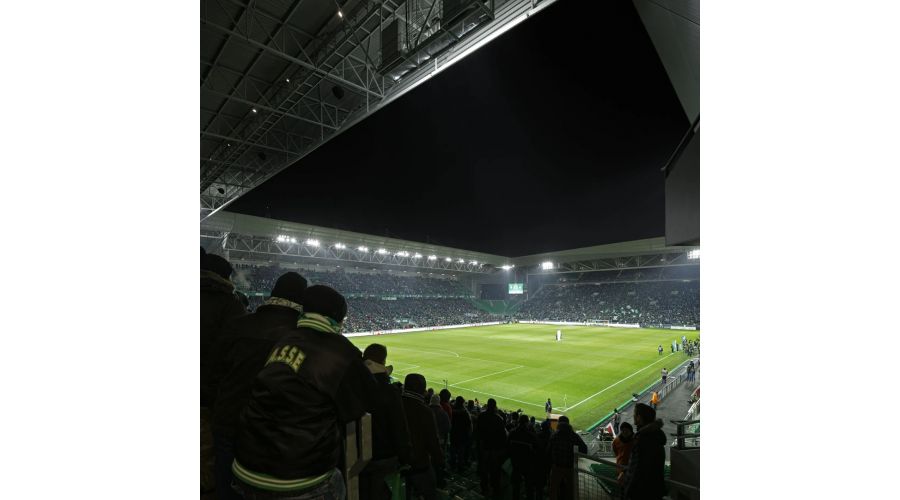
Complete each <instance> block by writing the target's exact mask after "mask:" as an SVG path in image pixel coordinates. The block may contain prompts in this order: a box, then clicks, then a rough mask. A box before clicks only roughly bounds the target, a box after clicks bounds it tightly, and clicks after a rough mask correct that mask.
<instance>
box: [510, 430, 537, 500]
mask: <svg viewBox="0 0 900 500" xmlns="http://www.w3.org/2000/svg"><path fill="white" fill-rule="evenodd" d="M508 446H509V459H510V461H511V462H512V477H511V478H510V482H511V483H512V500H519V487H520V486H521V484H522V481H525V500H533V499H534V474H533V471H532V470H531V468H532V466H533V463H534V452H535V448H536V447H537V437H536V436H535V435H534V428H533V427H532V426H531V421H530V420H529V418H528V416H527V415H520V416H519V426H518V427H516V429H515V430H514V431H512V432H511V433H510V435H509V445H508Z"/></svg>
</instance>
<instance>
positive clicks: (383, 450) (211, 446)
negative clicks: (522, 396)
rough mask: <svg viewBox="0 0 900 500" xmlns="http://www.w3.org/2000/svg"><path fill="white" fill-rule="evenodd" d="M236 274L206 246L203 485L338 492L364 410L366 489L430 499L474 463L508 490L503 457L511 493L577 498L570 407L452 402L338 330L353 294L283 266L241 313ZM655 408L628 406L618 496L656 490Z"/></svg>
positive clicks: (234, 493)
mask: <svg viewBox="0 0 900 500" xmlns="http://www.w3.org/2000/svg"><path fill="white" fill-rule="evenodd" d="M232 275H233V269H232V267H231V265H230V264H229V263H228V262H227V261H226V260H225V259H223V258H221V257H218V256H208V255H206V254H205V253H204V252H203V251H202V250H201V275H200V280H201V332H200V337H201V360H200V361H201V378H200V384H201V412H200V415H201V495H203V494H204V493H210V491H213V492H214V494H215V498H216V499H217V500H226V499H231V498H245V499H259V500H263V499H265V500H270V499H271V500H274V499H282V498H327V499H333V500H344V499H345V498H346V489H345V488H346V487H345V480H344V477H343V475H342V474H343V473H342V471H341V467H340V465H341V456H342V453H343V450H344V446H343V444H342V437H341V435H342V428H343V426H344V425H345V424H347V423H349V422H354V421H357V420H358V419H360V418H361V417H362V416H363V415H364V414H366V413H369V414H371V416H372V426H371V429H372V460H371V461H370V462H369V463H368V464H367V465H366V467H365V468H364V469H363V470H362V471H361V475H360V483H359V484H360V488H359V495H360V498H361V499H362V500H387V499H389V498H391V496H392V493H391V491H390V489H389V486H388V484H389V483H390V484H394V485H395V486H396V485H397V484H398V482H397V481H394V480H393V479H391V478H399V477H400V475H401V474H402V477H404V478H405V481H406V484H407V488H408V490H409V492H410V493H411V494H412V495H411V496H408V497H407V498H413V497H415V498H418V497H422V498H424V500H435V499H436V498H437V496H438V490H439V489H441V488H444V487H445V486H446V481H447V478H448V476H450V475H452V474H465V473H466V472H467V471H470V470H471V469H472V467H473V466H474V470H475V471H477V474H478V476H479V478H480V486H481V493H482V495H484V496H485V497H487V498H491V499H500V498H506V496H505V494H504V492H503V491H502V489H503V486H502V485H503V484H504V483H503V482H502V481H501V476H502V475H504V472H503V470H502V466H503V464H504V463H505V462H506V460H507V459H509V460H510V462H511V464H512V473H511V474H510V476H511V477H510V480H511V481H510V484H511V487H512V488H511V489H512V500H519V497H520V493H521V492H522V490H523V489H524V493H525V497H526V500H532V499H538V500H540V499H542V498H544V489H545V488H546V489H548V490H549V497H550V499H551V500H558V499H559V500H562V499H565V500H571V499H572V493H573V485H572V483H571V480H572V477H573V467H574V464H575V452H574V449H578V450H579V451H580V452H581V453H586V452H587V446H586V444H585V443H584V441H583V440H582V438H581V437H580V436H579V435H578V434H576V433H575V432H574V430H573V428H572V426H571V425H569V421H568V419H567V418H566V417H565V416H562V417H559V419H558V421H557V424H556V429H555V430H551V428H552V424H551V421H550V420H549V418H548V417H549V415H550V414H551V413H552V406H551V404H550V401H549V400H548V402H547V408H545V409H546V414H539V417H540V418H535V416H530V417H529V416H527V415H524V414H522V411H521V410H517V411H514V412H505V411H503V410H501V409H499V408H498V407H497V403H496V401H495V400H494V399H488V400H487V402H486V404H485V405H484V406H483V407H482V405H481V404H480V402H479V401H478V400H477V399H473V400H469V401H468V402H466V399H465V398H464V397H461V396H459V395H457V397H456V399H455V402H454V403H453V404H451V403H450V401H451V400H452V399H453V395H452V394H451V392H450V391H449V390H448V389H447V388H445V389H443V390H440V391H439V392H438V393H435V391H434V389H430V388H427V387H428V385H429V384H428V381H427V380H426V378H425V377H424V376H423V375H421V374H418V373H408V374H407V375H406V377H405V378H404V381H403V382H402V383H401V382H399V381H396V380H393V379H392V378H391V374H392V366H391V365H390V364H389V361H388V359H389V358H388V350H387V348H386V347H385V346H383V345H380V344H377V343H372V344H370V345H369V346H368V347H367V348H366V349H365V352H360V350H359V349H358V348H356V347H355V346H354V345H353V344H352V343H350V341H349V340H348V339H347V338H346V337H344V336H343V335H341V334H340V333H341V332H342V329H343V327H344V326H345V322H346V321H347V318H348V311H349V310H350V307H349V306H348V303H347V300H346V298H345V297H344V296H343V295H342V294H341V293H339V292H338V291H337V290H335V289H334V288H332V287H329V286H324V285H313V286H308V281H307V279H306V278H304V277H303V276H301V275H300V274H298V273H295V272H286V273H283V274H282V275H280V276H278V277H277V279H275V280H274V282H273V283H272V287H271V289H270V290H269V293H268V298H267V299H266V301H265V303H264V304H263V305H262V306H260V307H258V308H257V309H256V310H255V311H254V312H253V313H249V314H247V313H246V310H245V309H244V307H245V306H244V305H243V304H242V303H241V300H240V298H239V297H238V295H237V294H236V293H235V289H234V285H233V283H232V281H231V278H232ZM426 300H427V299H426ZM432 300H436V299H432ZM452 300H453V299H449V300H448V299H445V300H442V301H441V302H447V303H451V301H452ZM384 302H394V301H384ZM463 314H465V313H463ZM438 319H440V318H439V317H437V316H436V317H435V319H434V321H437V320H438ZM638 406H639V407H640V406H641V405H638ZM639 409H640V410H642V411H641V412H638V411H637V410H639ZM654 419H655V412H653V410H652V409H650V408H649V407H647V411H646V412H644V411H643V409H641V408H637V409H636V411H635V424H636V427H638V430H637V433H636V438H635V444H634V450H635V451H634V452H633V454H634V455H633V456H635V457H637V456H638V451H640V457H641V460H637V459H633V460H632V461H631V462H630V463H629V464H628V466H627V468H626V471H625V476H624V477H625V481H624V483H625V484H624V489H623V491H624V493H625V494H624V497H623V498H626V499H629V498H661V497H662V494H661V493H662V492H661V491H657V490H658V488H657V485H660V484H662V480H663V463H662V462H661V461H659V460H658V457H660V456H662V457H663V458H664V457H665V452H664V449H663V447H664V445H665V436H664V435H662V438H661V439H660V437H659V435H660V432H659V430H658V429H657V428H656V427H654V426H655V425H656V424H657V421H655V420H654ZM210 427H211V428H212V431H211V430H210ZM642 433H643V434H642ZM211 434H212V435H213V437H210V435H211ZM642 436H645V437H642ZM213 457H214V458H213ZM447 464H449V466H450V467H449V469H448V467H447ZM211 478H214V479H211ZM648 488H650V489H652V490H653V491H652V495H651V496H646V495H644V493H646V492H647V491H650V490H648ZM629 492H631V493H629ZM632 493H633V494H632Z"/></svg>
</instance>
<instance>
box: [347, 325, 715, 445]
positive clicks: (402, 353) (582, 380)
mask: <svg viewBox="0 0 900 500" xmlns="http://www.w3.org/2000/svg"><path fill="white" fill-rule="evenodd" d="M557 329H560V330H562V341H561V342H557V341H556V330H557ZM699 334H700V332H699V331H688V332H685V331H680V330H652V329H632V328H605V327H590V326H555V325H532V324H510V325H496V326H480V327H471V328H460V329H453V330H437V331H430V332H421V333H405V334H398V335H380V336H366V337H352V338H351V339H350V340H351V341H352V342H353V343H354V344H355V345H356V346H357V347H359V349H360V350H363V349H365V347H366V346H367V345H369V344H371V343H373V342H377V343H380V344H383V345H385V346H387V348H388V360H387V361H388V364H392V365H394V377H396V378H398V379H399V380H401V381H402V380H403V377H404V376H406V374H407V373H414V372H415V373H421V374H423V375H424V376H425V378H426V380H427V382H428V387H432V388H434V390H435V392H437V391H439V390H440V389H441V388H443V387H444V384H443V379H447V381H448V382H449V389H450V392H451V393H452V394H453V397H454V398H455V397H456V396H457V395H461V396H463V397H464V398H466V400H469V399H475V398H478V400H479V401H481V402H482V404H484V402H485V401H487V399H488V398H489V397H493V398H494V399H496V400H497V404H498V405H499V406H500V407H501V408H504V409H509V410H516V409H519V408H521V409H522V410H523V411H524V412H525V414H527V415H533V416H535V417H536V418H538V420H540V419H541V418H542V417H543V415H544V403H545V402H546V401H547V398H548V397H549V398H550V399H551V400H552V402H553V407H554V410H553V411H554V412H555V413H564V414H566V415H568V416H569V418H570V419H571V420H572V423H573V425H574V426H575V428H576V429H586V428H588V427H589V426H591V425H592V424H593V423H594V422H596V421H597V420H598V419H600V418H602V417H603V416H604V415H606V414H607V413H609V412H610V411H612V409H613V407H615V406H616V405H618V404H620V403H623V402H625V401H627V400H628V399H630V398H631V394H632V393H633V392H639V391H640V390H642V389H644V388H645V387H647V386H648V385H650V384H651V383H652V382H655V381H657V380H659V377H660V370H661V369H662V368H663V367H666V368H668V369H669V370H672V369H673V368H675V367H676V366H678V365H679V364H681V363H682V362H684V361H685V360H686V359H687V358H686V356H685V355H684V354H683V353H682V352H676V353H675V354H672V352H671V348H670V346H671V344H672V341H673V340H679V341H680V339H681V336H682V335H687V336H688V338H696V337H698V336H699ZM659 344H662V345H663V349H664V351H663V355H662V356H660V355H659V354H658V353H657V350H656V348H657V346H658V345H659Z"/></svg>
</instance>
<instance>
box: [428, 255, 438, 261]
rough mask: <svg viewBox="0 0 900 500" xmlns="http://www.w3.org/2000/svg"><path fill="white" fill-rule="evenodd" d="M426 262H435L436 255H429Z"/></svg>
mask: <svg viewBox="0 0 900 500" xmlns="http://www.w3.org/2000/svg"><path fill="white" fill-rule="evenodd" d="M428 260H437V255H429V256H428Z"/></svg>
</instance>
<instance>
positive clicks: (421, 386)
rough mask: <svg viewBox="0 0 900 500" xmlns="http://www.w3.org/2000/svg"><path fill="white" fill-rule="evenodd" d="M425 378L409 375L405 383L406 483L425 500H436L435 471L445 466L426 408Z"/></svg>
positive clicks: (431, 414) (435, 430)
mask: <svg viewBox="0 0 900 500" xmlns="http://www.w3.org/2000/svg"><path fill="white" fill-rule="evenodd" d="M424 396H425V377H424V376H423V375H421V374H419V373H410V374H408V375H407V376H406V380H405V381H404V383H403V411H404V413H406V422H407V424H409V437H410V439H411V440H412V457H411V459H410V471H409V474H408V476H407V478H408V479H407V480H408V481H409V483H410V484H411V485H412V487H413V490H415V491H416V492H417V493H418V494H420V495H422V496H423V497H425V500H434V499H435V498H437V490H436V488H437V485H436V482H435V481H436V479H435V473H434V467H443V466H444V453H443V452H442V451H441V445H440V443H439V442H438V429H437V423H436V422H435V420H434V414H433V413H432V411H431V410H430V409H429V408H428V406H426V405H425V401H424V400H423V398H424Z"/></svg>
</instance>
